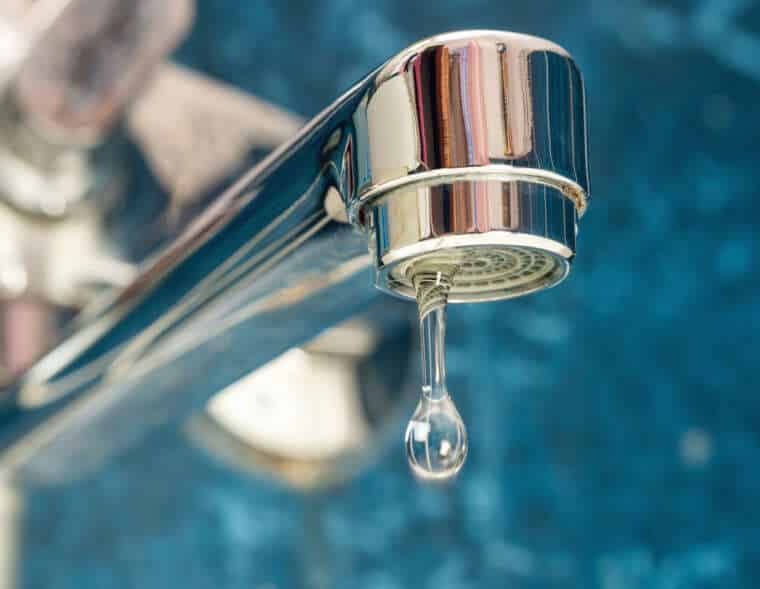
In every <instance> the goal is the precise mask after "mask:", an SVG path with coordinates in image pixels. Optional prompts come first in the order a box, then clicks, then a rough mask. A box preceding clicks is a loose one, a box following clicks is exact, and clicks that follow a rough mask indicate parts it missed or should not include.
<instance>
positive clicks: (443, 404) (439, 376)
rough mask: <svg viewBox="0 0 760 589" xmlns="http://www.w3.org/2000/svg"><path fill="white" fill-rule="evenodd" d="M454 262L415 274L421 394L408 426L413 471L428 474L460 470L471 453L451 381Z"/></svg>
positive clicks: (441, 477) (441, 475)
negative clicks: (449, 314)
mask: <svg viewBox="0 0 760 589" xmlns="http://www.w3.org/2000/svg"><path fill="white" fill-rule="evenodd" d="M455 271H456V269H455V268H449V267H446V268H440V269H438V270H436V271H433V272H431V271H421V272H418V273H415V274H414V276H413V283H414V286H415V289H416V291H417V305H418V307H419V313H420V339H421V346H420V349H421V352H422V394H421V398H420V402H419V404H418V405H417V409H415V411H414V414H413V415H412V417H411V419H410V420H409V425H408V426H407V428H406V437H405V442H406V454H407V459H408V461H409V466H410V467H411V468H412V472H413V473H414V474H415V475H416V476H418V477H419V478H422V479H426V480H445V479H449V478H451V477H453V476H455V475H456V474H457V473H458V472H459V471H460V470H461V468H462V466H463V465H464V461H465V459H466V458H467V430H466V429H465V426H464V422H463V421H462V418H461V416H460V415H459V411H457V408H456V406H455V405H454V402H453V401H452V400H451V396H450V395H449V391H448V389H447V387H446V357H445V334H446V303H447V300H448V292H449V289H450V288H451V279H452V276H453V274H454V272H455Z"/></svg>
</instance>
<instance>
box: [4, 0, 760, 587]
mask: <svg viewBox="0 0 760 589" xmlns="http://www.w3.org/2000/svg"><path fill="white" fill-rule="evenodd" d="M199 4H200V5H199V8H198V17H197V25H196V28H195V30H194V32H193V34H192V35H191V37H190V39H189V40H188V41H187V42H186V43H185V44H184V46H183V47H182V48H181V49H180V51H179V52H178V59H179V60H180V61H181V62H183V63H185V64H187V65H191V66H193V67H196V68H199V69H201V70H203V71H204V72H206V73H208V74H210V75H212V76H216V77H218V78H221V79H223V80H225V81H227V82H230V83H233V84H235V85H237V86H239V87H241V88H243V89H244V90H246V91H249V92H252V93H255V94H258V95H260V96H263V97H265V98H267V99H269V100H272V101H274V102H277V103H279V104H281V105H283V106H285V107H287V108H289V109H292V110H294V111H297V112H299V113H301V114H303V115H306V116H310V115H313V114H315V113H316V112H317V111H318V110H320V109H321V108H322V107H323V106H325V105H326V104H328V103H329V102H330V101H331V100H332V99H333V98H335V97H336V96H337V95H338V94H339V93H340V92H341V91H343V90H344V89H346V88H347V87H348V86H349V85H350V84H351V83H352V82H354V81H355V80H356V79H358V78H359V77H361V76H363V75H364V74H365V73H366V72H368V71H369V70H370V69H371V68H372V67H374V66H375V65H377V64H378V63H380V62H381V61H383V60H384V59H385V58H386V57H388V56H389V55H391V54H393V53H394V52H396V51H397V50H399V49H401V48H403V47H404V46H405V45H407V44H409V43H411V42H413V41H415V40H417V39H418V38H421V37H424V36H427V35H429V34H434V33H437V32H442V31H446V30H452V29H461V28H471V27H479V28H499V29H509V30H517V31H521V32H528V33H533V34H538V35H542V36H546V37H549V38H551V39H553V40H555V41H557V42H559V43H560V44H562V45H563V46H565V47H566V48H567V49H569V50H570V51H571V53H573V54H574V56H575V57H576V59H577V60H578V62H579V63H580V66H581V68H582V70H583V72H584V74H585V78H586V83H587V92H588V105H589V112H590V120H591V166H592V167H591V171H592V192H593V194H592V198H593V202H592V206H591V209H590V212H589V214H588V216H587V218H586V219H585V220H584V223H583V227H582V232H581V234H580V243H579V256H578V260H577V264H576V267H575V271H574V273H573V275H572V276H571V278H570V279H569V280H568V281H567V282H566V283H565V284H563V285H562V286H561V287H559V288H557V289H554V290H552V291H549V292H546V293H543V294H539V295H536V296H533V297H529V298H526V299H521V300H517V301H512V302H504V303H493V304H488V305H478V306H460V307H456V308H454V309H452V310H451V312H450V320H451V327H450V331H449V356H448V357H449V363H450V379H451V385H452V389H453V391H454V394H455V395H456V396H457V402H458V404H459V406H460V407H461V409H462V413H463V416H464V418H465V420H466V421H467V423H468V424H469V430H470V435H471V455H470V459H469V462H468V464H467V466H466V468H465V470H464V472H463V474H462V476H461V477H460V479H459V481H458V482H457V484H456V485H454V486H452V487H450V488H448V489H445V490H440V489H438V490H431V489H426V488H420V487H419V486H418V485H416V484H415V483H414V481H413V480H412V479H411V477H410V475H409V473H408V472H407V468H406V465H405V463H404V461H403V458H402V451H401V444H400V436H401V432H400V431H399V444H398V445H397V446H394V447H392V448H390V449H389V451H388V452H387V453H386V454H385V455H384V456H383V457H382V458H381V460H380V463H379V465H378V466H377V467H376V468H374V469H372V470H371V471H370V472H367V473H365V474H364V475H362V476H361V477H360V478H359V479H358V480H356V481H354V482H352V483H350V484H348V485H346V486H345V488H342V489H340V490H338V491H337V492H336V493H335V494H333V495H331V496H329V497H326V498H324V499H321V500H320V502H319V505H318V506H316V504H315V503H306V502H304V501H303V500H301V499H299V498H298V497H297V496H295V495H293V494H291V493H289V492H288V491H286V490H284V489H280V488H278V487H276V486H274V485H272V484H269V483H266V482H262V481H253V480H247V479H244V478H242V477H240V476H238V475H235V474H233V473H230V472H228V471H226V470H225V469H223V468H222V467H221V466H220V465H219V464H216V463H214V462H213V461H211V460H210V459H209V458H208V457H205V456H203V455H201V454H199V453H198V452H196V451H194V450H193V449H191V448H189V447H188V446H187V443H186V442H185V440H184V439H183V437H182V436H181V435H180V434H179V433H177V432H174V431H170V430H166V431H159V432H157V433H156V434H155V435H154V436H153V437H152V438H151V439H149V440H146V441H144V442H143V443H142V444H141V445H140V446H139V447H136V448H134V449H132V450H130V451H129V452H128V453H127V454H125V455H124V456H121V457H120V458H119V459H118V460H116V461H115V462H114V463H113V464H112V465H110V466H109V467H108V468H107V469H105V470H104V471H103V472H102V473H100V474H99V475H97V476H95V477H93V478H90V479H88V480H85V481H81V482H79V483H76V484H74V485H72V486H70V487H68V488H65V489H52V490H40V491H39V492H36V493H33V494H32V496H31V497H29V512H28V513H27V514H26V516H25V519H24V522H23V553H22V562H21V568H20V571H19V575H20V581H21V583H22V585H23V586H24V587H40V588H42V587H44V588H47V587H56V588H58V587H61V588H64V587H65V588H68V587H71V588H76V589H86V588H90V587H92V588H99V589H105V588H122V587H124V588H126V587H141V588H142V589H149V588H154V587H155V588H159V587H162V588H163V587H183V588H185V589H196V588H206V587H209V588H210V587H213V588H216V589H221V588H238V587H248V588H251V587H253V588H262V589H263V588H274V587H276V588H278V589H280V588H290V587H298V586H300V584H301V583H302V580H303V576H304V567H305V566H306V565H304V554H303V542H302V540H303V536H304V533H305V532H304V525H303V520H304V517H307V519H308V516H307V515H306V516H305V513H311V512H313V511H314V510H315V509H317V507H318V508H319V509H320V510H322V514H323V518H324V519H323V521H324V530H323V533H324V534H325V536H326V538H327V539H328V540H329V545H330V546H331V548H330V551H331V556H330V557H329V561H330V566H329V571H328V573H326V574H328V575H329V578H328V579H327V581H329V583H328V584H327V586H332V585H336V586H339V587H347V588H353V589H359V588H361V589H396V588H402V587H403V588H406V587H416V588H420V589H422V588H425V589H427V588H430V589H433V588H435V589H465V588H476V587H477V588H480V587H488V588H494V587H510V588H522V587H526V588H532V587H542V588H544V587H546V588H554V587H558V588H559V587H562V588H597V587H598V588H603V589H629V588H647V589H680V588H689V589H694V588H703V587H716V588H717V587H720V588H722V589H730V588H734V587H743V588H750V587H755V586H757V579H758V578H759V577H760V508H758V499H759V498H760V473H758V472H756V471H755V466H756V465H757V463H758V459H760V399H759V398H758V393H760V357H759V356H760V336H759V335H758V328H760V303H758V293H760V289H758V286H759V283H760V279H759V278H758V270H759V269H760V267H759V265H758V263H759V258H760V253H758V251H759V250H758V248H759V246H760V231H759V230H758V228H759V227H760V214H758V210H757V209H758V206H759V205H758V203H760V175H758V172H757V169H758V166H760V148H758V139H760V108H758V104H760V7H759V6H757V5H755V4H754V3H752V2H748V1H746V0H722V1H719V0H669V1H666V0H614V1H613V0H579V1H577V2H557V1H556V0H531V1H529V2H527V1H525V2H523V1H512V2H504V1H501V2H496V1H493V0H491V1H478V0H469V1H466V0H439V1H438V2H435V3H432V2H411V1H409V0H404V1H402V0H382V1H375V2H357V1H355V0H354V1H349V0H329V1H324V2H313V1H305V0H304V1H291V2H274V1H269V2H267V1H263V0H238V1H224V2H223V1H212V0H199ZM308 558H310V557H308V555H306V561H308ZM317 580H318V579H317Z"/></svg>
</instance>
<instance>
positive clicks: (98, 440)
mask: <svg viewBox="0 0 760 589" xmlns="http://www.w3.org/2000/svg"><path fill="white" fill-rule="evenodd" d="M587 195H588V181H587V172H586V139H585V113H584V107H583V86H582V82H581V79H580V74H579V73H578V71H577V69H576V67H575V65H574V64H573V62H572V60H570V58H569V57H568V56H567V54H566V53H565V52H564V51H563V50H562V49H560V48H558V47H557V46H556V45H553V44H551V43H549V42H547V41H544V40H541V39H537V38H534V37H526V36H522V35H514V34H511V33H500V32H493V31H469V32H463V33H452V34H447V35H441V36H438V37H433V38H431V39H428V40H426V41H423V42H421V43H418V44H417V45H414V46H412V47H411V48H410V49H408V50H406V51H404V52H402V53H401V54H399V55H398V56H397V57H395V58H393V59H392V60H390V61H389V62H388V63H387V64H385V65H384V66H382V67H380V68H379V69H378V70H376V71H375V72H373V73H371V74H370V75H369V76H368V77H367V78H365V79H364V80H362V81H360V82H359V83H358V84H356V85H355V86H354V87H353V88H351V89H350V90H349V91H348V92H347V93H346V94H344V95H343V96H342V97H341V98H339V99H338V100H337V101H336V102H335V103H334V104H333V105H332V106H330V107H329V108H328V109H326V110H325V111H323V112H322V113H321V114H320V115H318V116H317V117H316V118H315V119H314V120H312V121H311V122H310V123H308V124H307V125H306V126H305V127H304V128H303V130H302V131H301V132H300V133H299V134H298V135H297V136H296V137H295V138H294V139H293V140H292V141H290V142H289V143H288V144H286V145H284V146H282V147H281V148H280V149H278V150H277V151H275V152H274V153H273V154H272V155H271V156H269V157H268V158H267V159H266V160H265V161H263V162H262V163H261V164H260V165H258V166H257V167H256V168H254V169H253V170H251V171H250V172H249V173H247V174H246V175H245V176H244V177H243V178H241V179H240V180H239V181H238V182H237V183H236V184H235V185H234V186H232V187H231V188H230V189H229V190H227V191H226V192H224V193H223V194H221V195H220V196H219V197H218V198H217V199H216V200H215V201H214V202H213V203H211V204H210V206H209V207H208V209H207V210H206V211H205V213H204V214H202V215H201V216H200V217H199V218H198V219H197V220H196V221H195V222H194V223H192V224H191V225H190V226H189V227H188V228H187V230H186V231H184V232H183V233H182V234H181V235H180V236H179V237H178V238H177V239H175V240H174V241H173V242H172V243H171V244H170V245H168V246H167V247H166V248H165V249H164V250H163V251H162V253H161V254H160V255H158V256H156V257H155V258H153V259H152V260H151V262H150V263H149V264H147V265H146V266H145V267H144V268H143V271H142V273H141V274H140V276H138V277H137V278H136V279H135V280H134V282H133V283H132V284H131V285H130V286H128V287H127V288H125V289H124V290H123V291H121V292H116V293H114V294H112V295H110V296H108V297H106V298H104V299H103V300H101V301H100V302H99V303H98V304H96V305H94V306H93V307H91V308H90V309H88V310H87V311H86V312H85V313H83V314H82V315H81V316H80V317H79V319H78V320H77V321H76V322H75V323H74V325H73V326H72V329H71V334H70V336H69V337H68V338H67V339H66V340H64V341H63V342H62V343H61V344H60V345H59V346H58V347H56V348H55V349H53V350H52V351H51V352H50V353H49V354H48V355H46V356H45V357H43V358H42V359H41V360H40V361H39V362H38V363H37V364H35V365H34V366H33V367H32V368H31V369H30V370H29V371H28V372H27V373H26V374H25V375H23V377H21V378H20V379H19V380H18V381H17V382H15V383H14V385H13V386H12V387H11V388H10V389H9V390H8V391H7V392H6V394H5V398H4V400H3V406H4V410H5V411H4V413H5V417H6V419H5V421H6V422H7V423H9V424H10V425H9V426H6V427H5V428H4V429H0V444H2V445H4V446H5V447H6V448H7V450H6V452H5V453H4V454H2V455H0V468H4V469H10V470H13V471H14V472H15V474H16V476H17V477H20V478H22V479H24V478H32V479H34V480H46V481H50V480H59V479H60V478H63V477H67V476H71V474H72V473H74V472H81V471H82V470H83V469H86V468H87V467H88V466H91V465H92V464H95V463H97V462H98V461H99V460H100V459H102V458H103V457H104V456H106V455H108V454H109V453H112V452H114V451H116V450H118V449H119V448H120V447H122V446H123V445H124V444H126V443H129V442H130V441H132V440H134V439H135V438H136V437H138V436H139V435H141V434H143V433H145V431H146V430H148V429H149V428H150V427H152V426H154V425H155V424H156V423H162V422H164V421H166V420H180V419H183V418H184V417H186V416H187V415H189V414H190V413H191V412H192V411H193V410H195V409H199V408H201V407H203V406H204V405H205V404H206V402H207V400H208V399H209V398H210V397H211V396H213V395H214V394H215V393H217V392H218V391H219V390H221V389H223V388H224V387H226V386H228V385H229V384H230V383H232V382H234V381H236V380H238V379H240V378H242V377H243V376H245V375H246V374H248V373H249V372H251V371H252V370H254V369H255V368H257V367H259V366H261V365H263V364H265V363H266V362H268V361H270V360H272V359H273V358H274V357H276V356H277V355H278V354H281V353H282V352H284V351H285V350H287V349H289V348H292V347H293V346H296V345H299V344H301V343H303V342H304V341H306V340H307V339H309V338H311V337H313V336H315V335H316V334H317V333H319V332H320V331H322V330H324V329H325V328H327V327H330V326H331V325H334V324H335V323H337V322H339V321H341V320H344V319H346V318H348V317H350V316H352V315H354V314H355V313H357V312H358V311H360V310H362V309H364V308H365V307H366V306H367V305H368V304H369V302H370V301H371V300H372V299H374V297H375V293H376V292H377V291H376V290H375V289H372V288H371V283H372V270H371V268H372V265H373V264H372V263H373V262H374V263H375V265H376V272H375V276H376V278H375V280H376V282H377V284H378V286H380V287H381V288H383V289H386V290H389V291H391V292H394V293H397V294H400V295H402V296H408V295H409V292H408V284H407V282H406V281H407V279H408V274H407V273H406V272H405V271H404V270H403V268H405V265H413V264H414V263H418V262H420V261H424V260H428V262H429V261H430V259H431V258H430V256H436V257H435V258H432V261H433V262H434V263H443V262H450V261H451V260H452V259H454V260H455V262H456V263H457V265H458V266H459V267H460V269H461V272H460V274H461V278H459V279H457V280H458V283H455V287H454V289H453V294H454V299H455V300H484V299H492V298H500V297H505V296H514V295H515V294H518V293H520V292H528V291H530V290H535V289H536V288H539V287H541V286H548V285H550V284H553V283H555V282H557V281H558V280H559V279H561V278H562V277H563V276H564V275H565V274H566V273H567V270H568V268H569V262H570V260H571V258H572V255H573V253H574V246H575V241H574V239H575V228H576V215H577V214H580V213H582V212H583V210H584V209H585V206H586V201H587ZM336 199H342V200H343V202H344V203H345V207H346V213H345V214H341V211H340V208H339V207H336ZM347 220H348V221H349V223H346V222H345V221H347ZM357 228H362V229H364V232H358V231H356V229H357ZM368 240H369V244H370V251H371V255H368V253H367V242H368ZM468 264H469V265H468ZM482 264H485V266H483V265H482ZM526 272H527V274H525V273H526ZM378 314H380V311H378ZM304 394H306V393H304Z"/></svg>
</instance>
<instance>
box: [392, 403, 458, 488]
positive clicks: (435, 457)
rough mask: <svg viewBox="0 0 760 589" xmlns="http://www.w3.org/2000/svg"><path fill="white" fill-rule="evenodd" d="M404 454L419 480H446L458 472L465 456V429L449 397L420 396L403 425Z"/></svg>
mask: <svg viewBox="0 0 760 589" xmlns="http://www.w3.org/2000/svg"><path fill="white" fill-rule="evenodd" d="M406 455H407V459H408V460H409V466H410V467H411V468H412V472H413V473H414V474H415V475H416V476H418V477H419V478H421V479H427V480H440V479H448V478H451V477H453V476H454V475H456V474H457V473H458V472H459V471H460V469H461V468H462V466H463V465H464V461H465V458H467V431H466V430H465V427H464V422H463V421H462V418H461V417H460V416H459V412H458V411H457V408H456V407H455V406H454V403H453V402H452V400H451V397H449V396H448V395H447V396H446V397H444V398H442V399H438V400H434V399H430V398H429V397H427V396H426V395H424V394H423V395H422V398H421V399H420V402H419V404H418V405H417V409H416V410H415V411H414V414H413V415H412V418H411V419H410V420H409V425H408V426H407V428H406Z"/></svg>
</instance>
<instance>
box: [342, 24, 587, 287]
mask: <svg viewBox="0 0 760 589" xmlns="http://www.w3.org/2000/svg"><path fill="white" fill-rule="evenodd" d="M376 86H377V87H376V88H375V90H374V91H373V92H372V93H371V94H370V95H369V96H368V98H367V104H366V109H363V110H361V111H360V112H359V113H358V116H357V119H358V122H357V123H356V124H357V127H363V126H365V125H366V128H367V129H368V134H367V135H368V138H369V140H368V141H366V142H357V146H358V147H357V152H358V156H357V161H358V163H359V170H358V171H357V178H358V181H357V184H358V186H357V187H356V190H355V192H354V193H353V196H351V197H349V198H348V206H349V212H350V214H351V216H352V218H353V219H354V220H356V221H358V222H365V220H366V224H367V225H368V227H369V229H370V235H371V237H370V243H371V247H372V249H373V250H374V254H375V265H376V268H377V273H376V277H375V281H376V284H377V285H378V286H379V287H380V288H381V289H383V290H386V291H388V292H391V293H394V294H398V295H401V296H404V297H407V298H413V296H414V292H413V288H412V285H411V278H410V277H409V276H408V275H407V272H408V270H409V268H410V267H411V263H412V262H413V261H414V260H415V259H416V258H417V257H419V256H421V255H428V256H429V255H431V252H441V251H444V252H445V253H444V255H443V256H442V257H441V259H440V263H447V262H451V261H452V260H453V261H456V262H457V263H458V264H460V265H461V266H462V268H463V269H464V270H465V271H462V272H459V273H457V276H455V279H454V284H453V287H452V291H451V293H450V295H449V297H450V299H449V300H451V301H452V302H459V301H477V300H492V299H498V298H506V297H513V296H518V295H522V294H526V293H528V292H532V291H535V290H538V289H541V288H546V287H547V286H551V285H553V284H556V283H557V282H559V281H561V280H562V279H563V278H564V277H565V276H566V275H567V274H568V272H569V270H570V264H571V262H572V258H573V255H574V254H575V233H576V217H577V216H580V215H582V214H583V213H584V211H585V209H586V206H587V200H588V192H589V189H588V187H589V185H588V166H587V157H586V150H587V146H586V114H585V96H584V88H583V81H582V78H581V74H580V72H579V70H578V68H577V67H576V65H575V63H574V62H573V60H572V59H571V58H570V56H569V55H568V54H567V52H565V50H564V49H562V48H561V47H558V46H557V45H554V44H553V43H550V42H548V41H545V40H543V39H538V38H535V37H529V36H526V35H518V34H504V33H495V32H482V33H479V34H478V35H476V36H471V35H467V34H463V35H459V34H452V35H444V36H441V37H437V38H434V39H432V40H431V41H430V42H423V43H422V44H419V45H415V46H412V47H410V48H409V49H408V50H406V51H404V52H402V53H401V54H400V55H399V56H397V57H396V58H394V59H393V60H391V61H390V62H389V63H388V64H386V65H385V66H383V67H382V68H381V70H380V72H379V74H378V77H377V81H376ZM362 117H366V120H364V118H362ZM390 122H393V123H394V124H389V123H390ZM452 248H457V250H458V251H456V252H452ZM459 248H463V249H459ZM452 256H453V257H452ZM494 263H495V264H496V267H495V268H490V266H491V265H492V264H494ZM526 264H527V265H526ZM486 265H487V266H489V267H486ZM476 271H477V272H476Z"/></svg>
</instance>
